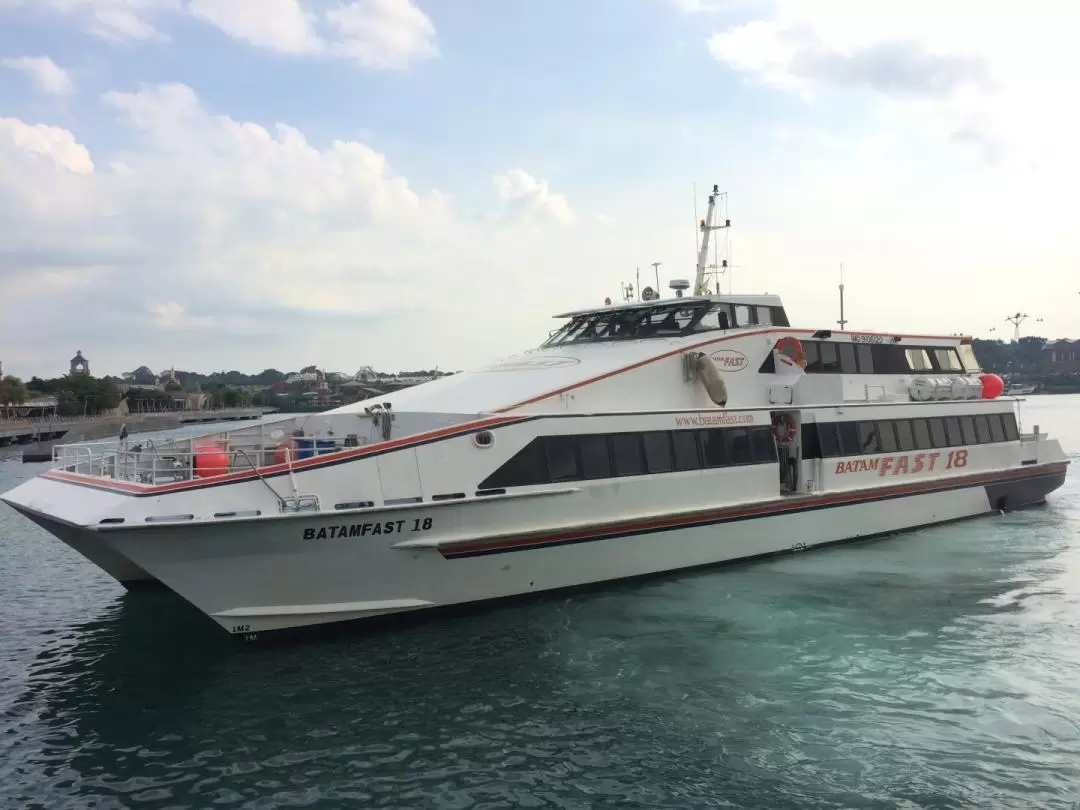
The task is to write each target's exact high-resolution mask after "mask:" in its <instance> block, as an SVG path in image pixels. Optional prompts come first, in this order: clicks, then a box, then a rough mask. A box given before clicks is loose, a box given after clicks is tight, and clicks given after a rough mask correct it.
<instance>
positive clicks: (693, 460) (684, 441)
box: [671, 430, 701, 471]
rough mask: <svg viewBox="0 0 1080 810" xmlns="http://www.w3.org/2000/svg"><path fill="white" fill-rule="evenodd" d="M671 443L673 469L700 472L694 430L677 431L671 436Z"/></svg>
mask: <svg viewBox="0 0 1080 810" xmlns="http://www.w3.org/2000/svg"><path fill="white" fill-rule="evenodd" d="M671 443H672V445H674V448H675V469H676V470H679V471H683V470H700V469H701V451H700V449H699V447H698V435H697V431H696V430H677V431H675V432H674V433H672V434H671Z"/></svg>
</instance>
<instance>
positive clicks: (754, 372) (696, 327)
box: [3, 187, 1068, 639]
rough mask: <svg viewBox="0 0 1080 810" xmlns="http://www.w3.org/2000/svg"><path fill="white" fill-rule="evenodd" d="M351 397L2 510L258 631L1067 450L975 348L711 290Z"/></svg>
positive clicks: (704, 554) (975, 479)
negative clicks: (831, 321)
mask: <svg viewBox="0 0 1080 810" xmlns="http://www.w3.org/2000/svg"><path fill="white" fill-rule="evenodd" d="M716 194H717V192H716V189H715V187H714V193H713V195H712V196H711V197H710V201H709V209H708V213H707V216H706V219H705V220H703V221H702V222H701V230H702V231H703V233H704V237H703V239H702V246H701V253H700V254H699V260H698V268H697V278H696V280H695V284H694V290H693V292H695V293H698V294H695V295H689V296H683V295H682V291H683V290H684V289H687V288H688V287H689V284H688V283H687V282H685V281H683V282H679V281H675V282H672V287H673V289H674V290H675V296H674V297H671V298H667V299H660V298H657V297H655V294H654V296H651V297H650V300H635V301H628V302H626V303H622V304H616V305H610V304H605V305H604V306H600V307H597V308H592V309H583V310H579V311H576V312H568V313H565V314H562V315H559V316H557V317H558V318H561V319H563V321H564V323H563V324H562V326H561V327H560V328H559V329H557V330H556V331H555V332H554V333H552V334H551V335H550V337H548V338H547V339H546V340H545V341H544V342H543V343H542V344H541V345H540V346H539V347H537V348H535V349H532V350H530V351H527V352H525V353H524V354H521V355H519V356H515V357H511V358H509V359H504V360H502V361H499V362H496V363H493V364H491V365H488V366H484V367H482V368H478V369H476V370H474V371H469V372H464V373H459V374H455V375H453V376H449V377H444V378H442V379H439V380H435V381H432V382H428V383H425V384H422V385H418V386H416V387H413V388H408V389H405V390H402V391H399V392H396V393H393V394H390V395H385V396H384V397H381V398H379V400H378V401H376V400H366V401H363V402H360V403H357V404H355V405H348V406H345V407H342V408H338V409H336V410H333V411H329V412H325V413H321V414H314V415H307V416H302V417H299V418H295V419H282V420H280V421H276V422H271V423H263V424H260V425H258V426H251V427H246V428H242V429H239V430H235V431H229V432H226V433H216V434H212V435H206V436H201V437H196V438H185V439H183V440H174V441H166V442H154V441H151V440H149V439H147V440H145V441H142V442H139V443H138V444H134V443H132V442H131V441H124V442H120V443H119V444H118V443H117V442H111V443H107V444H100V445H92V444H91V445H85V444H84V445H68V446H62V447H59V448H57V450H56V452H55V457H54V463H53V465H52V469H50V470H49V471H47V472H45V473H44V474H42V475H41V476H39V477H37V478H35V479H32V480H30V481H27V482H25V483H23V484H21V485H20V486H18V487H16V488H15V489H13V490H11V491H10V492H7V493H6V494H4V496H3V500H4V501H6V502H7V503H9V504H10V505H11V506H13V507H14V508H15V509H16V510H18V511H19V512H21V513H22V514H24V515H26V516H27V517H28V518H29V519H31V520H32V521H34V522H35V523H38V524H39V525H41V526H43V527H44V528H46V529H47V530H48V531H49V532H51V533H52V534H54V535H55V536H56V537H58V538H59V539H60V540H62V541H63V542H65V543H67V544H68V545H70V546H71V547H72V548H74V549H75V550H76V551H78V552H80V553H81V554H83V555H84V556H85V557H86V558H88V559H89V560H90V561H92V562H93V563H95V564H96V565H98V566H99V567H101V568H102V569H104V570H105V571H106V572H108V573H109V574H111V575H112V576H113V577H115V578H116V579H117V580H119V581H120V582H122V583H124V584H125V585H129V586H131V585H135V584H138V583H140V582H147V581H156V582H159V583H162V584H164V585H165V586H167V587H169V588H171V589H172V590H174V591H175V592H176V593H178V594H180V595H181V596H183V597H184V598H186V599H187V600H189V601H190V602H192V603H193V604H194V605H196V606H197V607H198V608H199V609H200V610H202V611H203V612H204V613H205V614H206V615H208V616H209V617H211V618H212V619H213V620H214V621H216V622H217V623H218V624H219V625H220V626H221V627H223V628H224V629H225V630H226V631H228V632H230V633H233V634H237V635H240V636H242V637H244V638H248V639H252V638H255V637H256V636H257V635H258V634H261V633H266V632H269V631H277V630H282V629H285V628H295V627H301V626H309V625H319V624H326V623H331V622H341V621H346V620H357V619H366V618H370V617H375V616H384V615H386V614H392V613H401V612H405V611H422V610H426V609H430V608H439V607H445V606H451V605H460V604H463V603H475V602H481V601H484V600H494V599H499V598H502V597H509V596H516V595H521V594H529V593H539V592H544V591H551V590H554V589H559V588H566V587H572V586H581V585H586V584H590V583H598V582H603V581H609V580H618V579H623V578H629V577H637V576H642V575H648V574H656V573H659V572H669V571H675V570H679V569H686V568H691V567H695V566H705V565H711V564H716V563H722V562H725V561H731V560H737V559H746V558H752V557H759V556H763V555H771V554H776V553H780V552H791V551H801V550H804V549H809V548H811V547H814V546H821V545H824V544H827V543H833V542H837V541H842V540H850V539H854V538H865V537H872V536H875V535H882V534H886V533H892V532H898V531H901V530H905V529H912V528H915V527H917V526H926V525H930V524H935V523H943V522H946V521H952V520H957V519H961V518H971V517H975V516H978V515H985V514H988V513H995V512H999V511H1002V510H1010V509H1016V508H1020V507H1024V506H1028V505H1032V504H1038V503H1042V502H1044V500H1045V498H1046V496H1047V494H1048V493H1050V492H1052V491H1053V490H1055V489H1057V488H1058V487H1060V486H1061V485H1062V483H1063V481H1064V479H1065V474H1066V469H1067V466H1068V461H1067V459H1066V456H1065V454H1064V453H1063V452H1062V448H1061V446H1060V444H1059V443H1058V441H1057V440H1056V439H1053V438H1051V437H1049V436H1048V435H1047V434H1045V433H1042V432H1040V431H1039V428H1038V427H1037V426H1025V425H1024V424H1023V420H1022V415H1021V413H1020V404H1021V403H1020V401H1019V400H1017V399H1014V398H1009V397H1003V396H1001V394H1002V391H1003V382H1002V380H1001V378H1000V377H997V376H996V375H993V374H984V373H982V371H981V370H980V367H979V363H978V360H977V358H976V357H975V354H974V352H973V350H972V345H971V341H970V339H968V338H964V337H958V336H949V335H941V336H935V335H912V334H900V333H892V332H884V333H879V332H849V331H838V330H835V329H829V328H824V329H816V328H800V327H793V326H791V325H790V323H789V319H788V313H787V310H786V309H785V307H784V305H783V303H782V302H781V300H780V298H779V297H777V296H772V295H719V294H711V293H710V291H709V290H708V289H707V281H706V275H707V274H706V265H705V261H706V259H705V257H706V255H707V252H706V251H707V249H708V238H709V233H710V231H711V230H715V229H716V228H717V227H722V226H718V225H714V224H713V216H714V209H715V200H716Z"/></svg>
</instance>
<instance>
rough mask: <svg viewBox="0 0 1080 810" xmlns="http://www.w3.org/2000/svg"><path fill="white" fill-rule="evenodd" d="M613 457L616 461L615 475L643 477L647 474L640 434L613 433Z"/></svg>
mask: <svg viewBox="0 0 1080 810" xmlns="http://www.w3.org/2000/svg"><path fill="white" fill-rule="evenodd" d="M611 457H612V459H614V461H615V475H641V474H642V473H643V472H645V457H644V454H643V452H642V446H641V434H640V433H613V434H612V435H611Z"/></svg>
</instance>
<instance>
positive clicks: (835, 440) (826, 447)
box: [817, 422, 844, 458]
mask: <svg viewBox="0 0 1080 810" xmlns="http://www.w3.org/2000/svg"><path fill="white" fill-rule="evenodd" d="M836 428H837V424H836V422H818V426H817V435H818V442H819V443H820V444H821V457H822V458H836V457H837V456H842V455H844V453H843V451H842V450H841V449H840V433H839V432H838V431H837V429H836Z"/></svg>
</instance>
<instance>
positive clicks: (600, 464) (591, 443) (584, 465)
mask: <svg viewBox="0 0 1080 810" xmlns="http://www.w3.org/2000/svg"><path fill="white" fill-rule="evenodd" d="M578 442H579V446H580V447H581V471H582V473H584V475H585V477H586V478H610V477H611V456H610V455H609V454H608V440H607V436H605V435H604V434H600V435H598V436H580V437H578Z"/></svg>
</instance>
